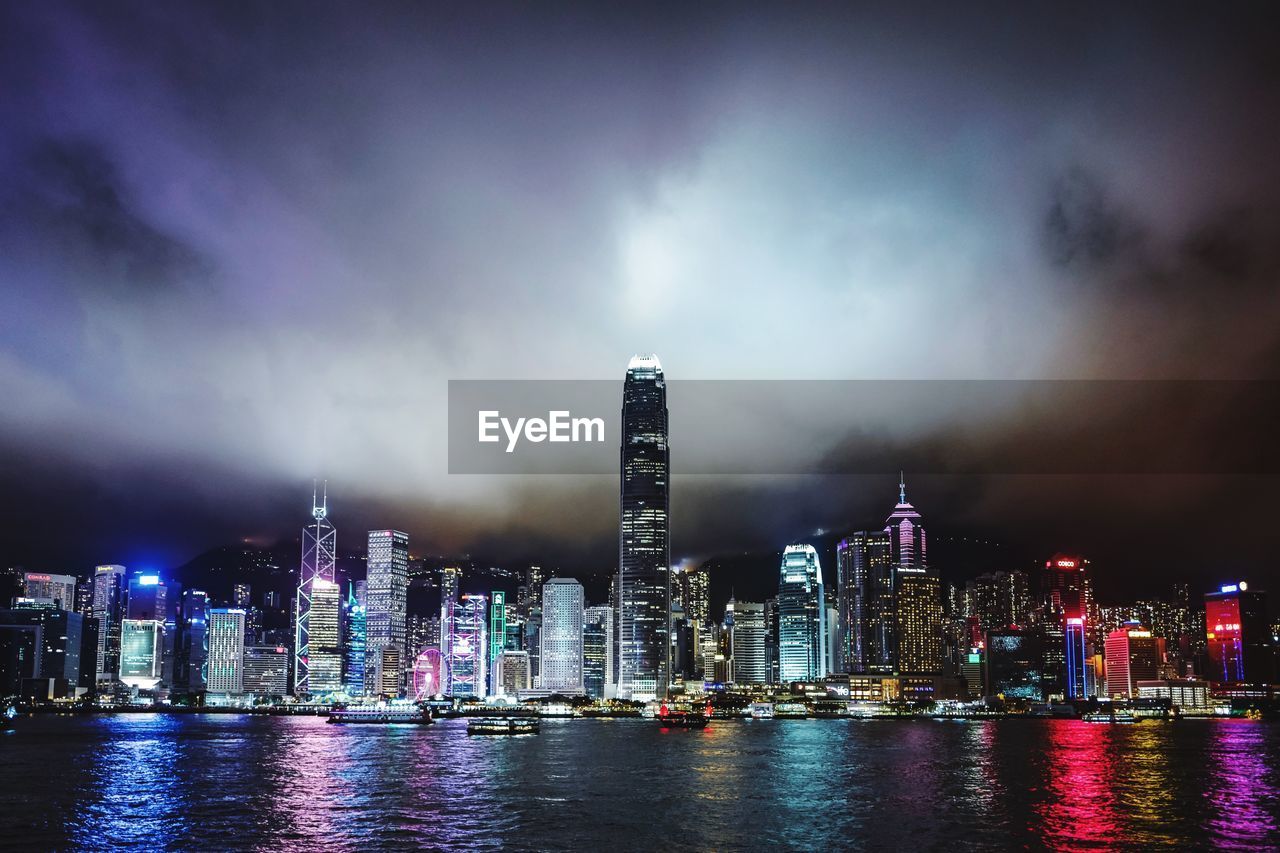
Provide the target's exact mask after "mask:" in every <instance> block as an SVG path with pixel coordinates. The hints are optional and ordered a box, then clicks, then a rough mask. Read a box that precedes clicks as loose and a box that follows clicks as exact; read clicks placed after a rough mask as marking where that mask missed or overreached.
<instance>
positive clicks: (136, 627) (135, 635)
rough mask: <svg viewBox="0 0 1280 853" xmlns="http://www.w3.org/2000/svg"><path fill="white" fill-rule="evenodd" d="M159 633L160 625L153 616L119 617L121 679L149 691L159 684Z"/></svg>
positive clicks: (160, 636) (160, 634) (160, 635)
mask: <svg viewBox="0 0 1280 853" xmlns="http://www.w3.org/2000/svg"><path fill="white" fill-rule="evenodd" d="M163 635H164V626H163V625H162V624H161V623H160V622H157V621H155V620H154V619H123V620H121V622H120V674H119V680H120V681H121V682H123V683H124V684H127V685H129V686H130V687H139V688H142V689H144V690H150V689H151V688H153V687H155V686H156V685H157V684H159V683H160V671H161V670H160V667H161V656H160V643H161V640H162V638H163Z"/></svg>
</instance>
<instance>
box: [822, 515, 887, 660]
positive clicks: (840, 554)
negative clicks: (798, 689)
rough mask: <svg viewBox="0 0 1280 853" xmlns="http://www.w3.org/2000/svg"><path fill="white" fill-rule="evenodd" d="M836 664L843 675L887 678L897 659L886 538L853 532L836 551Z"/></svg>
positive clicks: (880, 534) (876, 533) (884, 533)
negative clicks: (838, 621) (837, 640)
mask: <svg viewBox="0 0 1280 853" xmlns="http://www.w3.org/2000/svg"><path fill="white" fill-rule="evenodd" d="M836 582H837V606H838V609H839V614H840V625H839V631H840V633H839V637H840V648H839V654H838V656H837V657H838V663H839V665H840V667H841V668H842V669H843V670H844V671H847V672H856V673H863V672H876V673H890V672H893V670H894V664H895V661H896V659H897V653H898V642H897V623H896V614H895V611H894V572H893V562H892V555H891V549H890V544H889V532H888V531H886V530H873V531H859V532H857V533H854V534H852V535H850V536H849V537H848V538H846V539H844V540H842V541H841V542H840V543H839V544H838V545H837V546H836Z"/></svg>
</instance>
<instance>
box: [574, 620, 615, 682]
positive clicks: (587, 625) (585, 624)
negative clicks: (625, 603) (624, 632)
mask: <svg viewBox="0 0 1280 853" xmlns="http://www.w3.org/2000/svg"><path fill="white" fill-rule="evenodd" d="M582 686H583V689H584V690H586V692H587V695H588V696H590V697H592V698H593V699H604V698H607V697H609V696H611V695H612V694H613V692H614V690H613V686H614V681H613V608H612V607H609V606H607V605H603V606H598V607H588V608H586V609H585V610H583V611H582Z"/></svg>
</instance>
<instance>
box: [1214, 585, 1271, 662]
mask: <svg viewBox="0 0 1280 853" xmlns="http://www.w3.org/2000/svg"><path fill="white" fill-rule="evenodd" d="M1204 613H1205V639H1206V640H1207V641H1208V647H1209V672H1208V677H1209V680H1210V681H1217V682H1222V683H1235V682H1245V683H1250V684H1267V683H1270V682H1271V680H1272V679H1273V678H1274V677H1275V671H1274V670H1275V661H1274V658H1273V655H1274V654H1275V652H1274V650H1273V649H1272V647H1271V643H1270V641H1269V635H1270V631H1269V630H1268V629H1269V626H1268V625H1267V608H1266V596H1265V595H1264V594H1263V593H1261V592H1259V591H1257V590H1252V589H1250V588H1249V584H1248V583H1247V582H1245V581H1240V582H1238V583H1232V584H1226V585H1224V586H1223V587H1222V588H1221V589H1220V590H1219V591H1218V592H1211V593H1208V594H1207V595H1205V597H1204Z"/></svg>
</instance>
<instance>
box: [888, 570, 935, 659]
mask: <svg viewBox="0 0 1280 853" xmlns="http://www.w3.org/2000/svg"><path fill="white" fill-rule="evenodd" d="M894 572H895V573H896V575H897V581H896V584H895V585H896V586H897V607H896V611H897V634H898V671H899V672H911V673H936V672H940V671H941V670H942V583H941V581H940V579H939V578H938V573H937V572H936V571H935V570H933V569H931V568H927V567H925V566H917V567H907V566H894Z"/></svg>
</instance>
